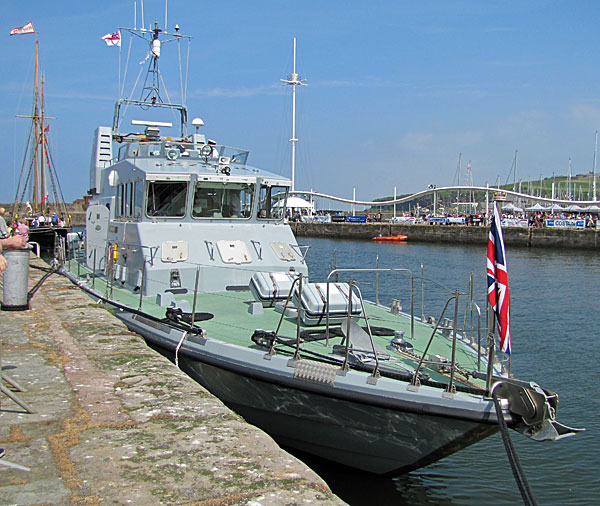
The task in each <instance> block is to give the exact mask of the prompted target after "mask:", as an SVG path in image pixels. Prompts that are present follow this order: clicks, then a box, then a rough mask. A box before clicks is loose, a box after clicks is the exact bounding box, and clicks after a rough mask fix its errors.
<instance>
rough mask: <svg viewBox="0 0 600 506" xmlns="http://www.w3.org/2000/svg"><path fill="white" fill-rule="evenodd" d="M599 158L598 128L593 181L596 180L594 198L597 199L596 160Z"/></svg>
mask: <svg viewBox="0 0 600 506" xmlns="http://www.w3.org/2000/svg"><path fill="white" fill-rule="evenodd" d="M597 160H598V130H596V144H595V146H594V174H593V176H592V177H593V181H594V185H593V188H594V200H596V161H597Z"/></svg>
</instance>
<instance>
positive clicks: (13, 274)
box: [2, 248, 29, 311]
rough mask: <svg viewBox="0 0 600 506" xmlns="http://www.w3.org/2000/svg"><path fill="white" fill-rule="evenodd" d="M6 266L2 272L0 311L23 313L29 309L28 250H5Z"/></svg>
mask: <svg viewBox="0 0 600 506" xmlns="http://www.w3.org/2000/svg"><path fill="white" fill-rule="evenodd" d="M2 254H3V255H4V258H6V263H7V264H8V265H7V267H6V270H5V271H4V279H3V283H2V284H3V286H4V298H3V301H2V311H25V310H26V309H29V298H28V293H27V281H28V279H29V249H28V248H27V249H13V250H5V251H4V252H3V253H2Z"/></svg>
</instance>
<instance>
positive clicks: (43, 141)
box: [40, 75, 47, 211]
mask: <svg viewBox="0 0 600 506" xmlns="http://www.w3.org/2000/svg"><path fill="white" fill-rule="evenodd" d="M41 91H42V93H41V99H42V107H41V111H40V197H41V199H40V210H42V211H43V207H44V197H45V196H46V178H45V176H44V172H45V171H44V155H45V151H46V132H45V131H44V76H43V75H42V90H41ZM46 204H47V203H46Z"/></svg>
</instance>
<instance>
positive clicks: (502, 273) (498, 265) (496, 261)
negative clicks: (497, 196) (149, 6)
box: [487, 204, 511, 355]
mask: <svg viewBox="0 0 600 506" xmlns="http://www.w3.org/2000/svg"><path fill="white" fill-rule="evenodd" d="M487 285H488V302H489V303H490V306H492V309H493V310H494V313H495V314H496V322H497V325H498V334H499V336H500V348H501V349H502V351H503V352H504V353H506V354H507V355H510V352H511V345H510V309H509V302H510V297H509V291H508V272H507V271H506V251H505V250H504V237H503V235H502V222H501V220H500V215H499V214H498V207H497V206H496V205H495V204H494V216H493V217H492V223H491V226H490V238H489V240H488V250H487Z"/></svg>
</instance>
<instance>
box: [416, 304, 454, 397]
mask: <svg viewBox="0 0 600 506" xmlns="http://www.w3.org/2000/svg"><path fill="white" fill-rule="evenodd" d="M456 298H457V292H455V294H454V295H453V296H452V297H450V298H449V299H448V300H447V301H446V304H444V309H442V314H441V315H440V317H439V318H438V319H437V320H436V322H435V326H434V327H433V332H432V333H431V337H430V338H429V341H428V342H427V346H425V349H424V350H423V354H422V355H421V359H420V360H419V365H417V368H416V369H415V372H414V374H413V378H412V381H411V385H412V386H417V382H418V378H419V370H420V369H421V366H422V365H423V362H424V361H425V356H426V355H427V352H428V351H429V347H430V346H431V343H432V342H433V338H434V337H435V333H436V332H437V329H438V327H439V326H440V322H441V321H442V318H443V317H444V314H446V309H448V304H450V301H451V300H452V299H456ZM453 326H454V328H455V329H456V321H454V322H453ZM455 337H456V333H455Z"/></svg>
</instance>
